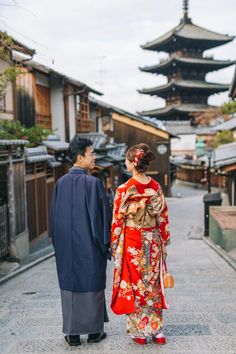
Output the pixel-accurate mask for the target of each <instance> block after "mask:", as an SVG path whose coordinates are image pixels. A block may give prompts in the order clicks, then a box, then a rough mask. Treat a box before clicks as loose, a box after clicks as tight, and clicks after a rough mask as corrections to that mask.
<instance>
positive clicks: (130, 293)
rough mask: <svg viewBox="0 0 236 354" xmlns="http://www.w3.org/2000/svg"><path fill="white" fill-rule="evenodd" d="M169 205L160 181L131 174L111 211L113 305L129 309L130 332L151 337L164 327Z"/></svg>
mask: <svg viewBox="0 0 236 354" xmlns="http://www.w3.org/2000/svg"><path fill="white" fill-rule="evenodd" d="M169 237H170V233H169V222H168V211H167V205H166V202H165V199H164V196H163V193H162V190H161V187H160V185H159V184H158V183H157V182H156V181H154V180H153V179H151V180H150V182H149V183H148V184H142V183H140V182H138V181H136V180H135V179H134V178H131V179H130V180H129V181H127V182H126V183H125V184H123V185H121V186H120V187H118V189H117V192H116V196H115V201H114V210H113V222H112V231H111V249H112V254H113V256H114V258H115V262H114V281H113V294H112V303H111V308H112V310H113V312H115V313H116V314H127V326H128V332H129V333H130V334H131V335H133V336H141V335H142V336H149V335H153V334H155V333H157V332H158V330H160V328H161V327H162V326H163V319H162V309H163V308H167V307H168V305H167V303H166V299H165V295H164V289H163V283H162V262H163V255H164V254H165V246H166V245H167V244H168V242H169Z"/></svg>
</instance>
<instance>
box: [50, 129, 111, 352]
mask: <svg viewBox="0 0 236 354" xmlns="http://www.w3.org/2000/svg"><path fill="white" fill-rule="evenodd" d="M92 145H93V143H92V141H90V140H88V139H80V138H79V137H78V135H76V136H75V137H74V138H73V139H72V140H71V142H70V144H69V153H70V156H71V159H72V161H73V167H72V168H71V169H70V170H69V172H68V173H67V174H65V175H64V176H62V177H61V178H60V179H59V180H58V181H57V183H56V187H55V190H54V193H53V198H52V203H51V210H50V220H51V223H50V224H51V237H52V243H53V246H54V249H55V257H56V266H57V274H58V280H59V286H60V289H61V303H62V317H63V333H64V334H65V340H66V342H67V343H68V344H69V345H71V346H78V345H80V344H81V340H80V335H81V334H88V342H89V343H96V342H99V341H101V340H102V339H104V338H105V337H106V333H105V332H104V322H108V316H107V312H106V304H105V295H104V289H105V286H106V265H107V259H110V258H111V256H110V252H109V246H110V223H111V211H110V207H109V204H108V201H107V198H106V195H105V190H104V188H103V185H102V182H101V181H100V180H99V179H98V178H96V177H93V176H90V175H88V174H87V170H92V169H93V168H94V166H95V157H94V152H93V147H92Z"/></svg>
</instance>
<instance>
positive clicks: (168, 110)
mask: <svg viewBox="0 0 236 354" xmlns="http://www.w3.org/2000/svg"><path fill="white" fill-rule="evenodd" d="M210 107H211V106H209V105H208V104H199V103H196V104H194V103H182V104H172V105H168V106H165V107H163V108H157V109H153V110H150V111H142V112H139V114H140V115H142V116H148V117H161V116H162V117H166V116H171V115H173V114H175V113H183V114H186V113H192V112H204V111H205V110H207V109H209V108H210Z"/></svg>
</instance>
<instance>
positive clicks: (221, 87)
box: [138, 79, 229, 96]
mask: <svg viewBox="0 0 236 354" xmlns="http://www.w3.org/2000/svg"><path fill="white" fill-rule="evenodd" d="M175 87H177V88H180V89H182V88H185V89H199V90H201V91H202V90H206V91H211V92H221V91H227V90H228V89H229V85H225V84H218V83H214V82H206V81H200V80H174V79H172V80H171V81H170V82H168V83H167V84H165V85H161V86H156V87H152V88H149V89H143V90H138V92H140V93H143V94H147V95H158V96H160V94H162V93H163V94H164V96H165V93H166V92H168V91H170V90H173V89H174V88H175Z"/></svg>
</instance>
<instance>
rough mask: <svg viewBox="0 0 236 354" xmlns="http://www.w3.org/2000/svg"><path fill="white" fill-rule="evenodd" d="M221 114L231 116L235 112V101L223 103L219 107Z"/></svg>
mask: <svg viewBox="0 0 236 354" xmlns="http://www.w3.org/2000/svg"><path fill="white" fill-rule="evenodd" d="M221 112H222V113H223V114H232V113H235V112H236V101H230V102H225V103H224V104H223V105H222V106H221Z"/></svg>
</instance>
